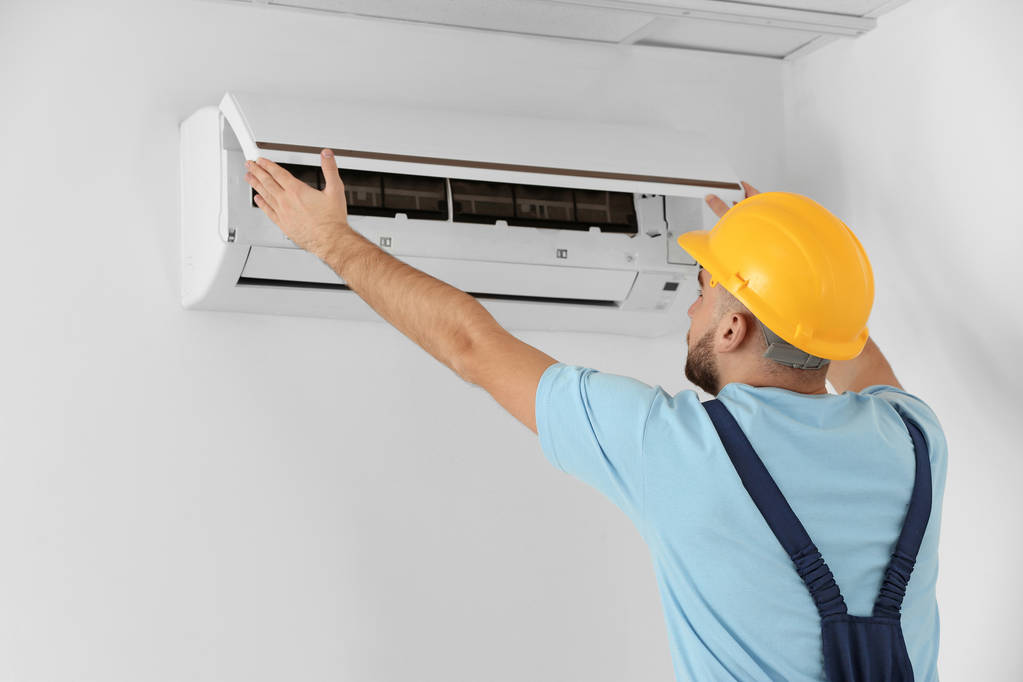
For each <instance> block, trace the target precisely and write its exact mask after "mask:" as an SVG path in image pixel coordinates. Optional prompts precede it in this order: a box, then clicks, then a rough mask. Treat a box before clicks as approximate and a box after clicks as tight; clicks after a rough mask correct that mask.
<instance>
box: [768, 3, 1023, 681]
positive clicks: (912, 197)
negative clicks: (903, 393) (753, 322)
mask: <svg viewBox="0 0 1023 682" xmlns="http://www.w3.org/2000/svg"><path fill="white" fill-rule="evenodd" d="M1021 30H1023V3H1020V2H1018V1H1017V0H912V1H911V2H909V3H908V4H906V5H904V6H903V7H900V8H898V9H896V10H895V11H893V12H892V13H891V14H888V15H884V16H882V17H881V19H880V21H879V26H878V28H877V29H876V30H874V31H873V32H871V33H869V34H867V35H865V36H863V37H862V38H860V39H858V40H856V41H851V42H842V43H837V44H833V45H830V46H828V47H827V48H826V49H823V50H821V51H820V52H816V53H812V54H810V55H807V56H806V58H804V59H800V60H797V61H795V62H794V63H793V65H792V67H791V68H790V69H788V70H787V71H786V77H785V126H786V135H785V139H786V150H787V153H786V159H787V173H786V177H787V178H788V188H789V189H791V190H792V191H796V192H800V193H803V194H807V195H809V196H812V197H814V198H816V199H817V200H818V201H820V202H821V203H823V204H825V205H826V206H828V207H829V208H831V209H832V210H833V211H835V212H836V214H838V215H839V216H840V217H842V218H843V219H844V220H845V221H846V222H847V223H848V224H849V225H850V226H851V227H852V228H853V230H854V231H855V232H856V234H857V236H858V237H859V238H860V240H861V241H862V242H863V244H864V247H865V248H866V250H867V253H868V254H869V256H870V259H871V261H872V263H873V266H874V276H875V280H876V284H877V296H876V301H875V305H874V313H873V315H872V318H871V319H872V327H871V332H872V334H873V336H874V338H875V339H876V340H877V342H878V345H880V346H881V348H882V350H883V351H884V352H885V354H886V355H887V357H888V358H889V360H890V361H891V364H892V366H893V368H894V369H895V373H896V375H897V376H898V377H899V379H900V381H901V382H902V384H903V385H904V386H905V387H906V389H907V390H909V391H911V392H913V393H916V394H917V395H919V396H920V397H922V398H923V399H924V400H926V401H928V402H929V403H930V404H931V406H932V407H933V408H934V410H935V411H936V412H937V414H938V417H939V419H940V420H941V422H942V425H943V426H944V428H945V431H946V435H947V437H948V443H949V466H948V481H947V485H946V494H945V503H944V518H943V523H942V533H941V549H940V555H939V562H940V568H939V573H938V607H939V610H940V613H941V619H942V622H941V631H942V641H941V649H940V654H939V659H938V660H939V670H940V671H941V674H942V676H943V677H944V678H945V679H949V680H1019V679H1023V652H1021V650H1020V647H1019V643H1020V642H1021V641H1023V621H1021V620H1020V618H1019V613H1020V611H1021V608H1023V590H1021V589H1020V584H1019V579H1018V574H1019V568H1020V565H1021V563H1023V549H1021V543H1020V538H1021V537H1023V524H1021V519H1023V496H1021V495H1020V493H1019V485H1020V481H1021V480H1023V459H1021V457H1020V455H1021V447H1020V438H1021V436H1023V433H1021V429H1020V415H1021V413H1023V401H1021V400H1020V398H1019V394H1018V391H1019V386H1020V383H1021V380H1023V371H1021V369H1020V348H1021V347H1023V314H1021V312H1023V303H1021V301H1020V293H1021V291H1023V287H1021V285H1020V274H1019V273H1020V256H1021V254H1023V236H1021V235H1023V212H1021V209H1020V193H1021V192H1023V170H1021V165H1020V164H1021V160H1023V127H1021V121H1023V86H1021V83H1023V53H1021V51H1020V47H1019V35H1020V31H1021Z"/></svg>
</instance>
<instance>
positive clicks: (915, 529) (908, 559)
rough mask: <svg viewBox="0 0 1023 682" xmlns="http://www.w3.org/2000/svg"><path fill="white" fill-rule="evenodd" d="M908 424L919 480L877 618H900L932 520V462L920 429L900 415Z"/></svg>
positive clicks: (879, 600) (877, 607)
mask: <svg viewBox="0 0 1023 682" xmlns="http://www.w3.org/2000/svg"><path fill="white" fill-rule="evenodd" d="M899 416H900V417H902V421H903V422H905V424H906V430H908V431H909V437H910V439H912V441H913V453H914V455H915V457H916V474H915V476H916V478H915V479H914V481H913V494H912V496H911V497H910V500H909V510H908V511H907V512H906V519H905V520H904V521H903V522H902V532H901V533H900V534H899V540H898V542H896V543H895V551H894V552H893V553H892V558H891V561H890V562H889V563H888V568H887V570H885V574H884V582H882V583H881V591H880V593H879V594H878V595H877V601H876V602H874V615H875V616H885V617H889V618H899V617H900V615H901V609H902V599H903V597H905V596H906V585H907V583H908V582H909V575H910V573H912V572H913V567H914V566H916V555H917V553H918V552H919V551H920V543H921V542H923V539H924V531H926V530H927V521H928V519H930V517H931V459H930V453H929V451H928V449H927V441H926V439H925V438H924V434H923V432H922V431H921V430H920V427H919V426H917V425H916V424H915V423H914V422H913V421H911V420H909V419H907V418H906V417H904V416H903V415H902V413H901V412H900V413H899Z"/></svg>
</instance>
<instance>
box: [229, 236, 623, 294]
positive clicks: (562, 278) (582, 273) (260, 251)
mask: <svg viewBox="0 0 1023 682" xmlns="http://www.w3.org/2000/svg"><path fill="white" fill-rule="evenodd" d="M400 260H402V261H403V262H405V263H408V264H409V265H411V266H412V267H414V268H416V269H417V270H421V271H423V272H425V273H426V274H428V275H431V276H432V277H436V278H437V279H439V280H441V281H442V282H446V283H448V284H450V285H451V286H453V287H455V288H457V289H461V290H462V291H465V292H469V293H472V294H491V295H497V296H512V297H523V298H536V299H540V298H544V299H572V300H578V301H599V302H616V301H624V300H626V299H627V298H628V297H629V291H630V290H631V289H632V285H633V283H634V282H635V281H636V276H637V272H636V271H635V270H625V269H622V270H616V269H605V268H586V267H568V266H553V265H537V264H532V263H507V262H499V261H482V260H460V259H452V258H424V257H419V256H405V257H401V258H400ZM241 276H242V280H243V281H251V280H260V281H263V282H266V283H270V282H274V281H276V282H281V283H282V284H292V285H293V284H300V283H309V284H344V283H345V282H344V280H343V279H341V278H340V277H339V276H338V275H336V274H335V273H334V271H333V270H331V269H330V268H329V267H327V265H326V264H325V263H323V261H321V260H320V259H318V258H316V257H315V256H313V255H312V254H310V253H307V252H305V251H300V250H297V249H278V248H270V247H258V246H254V247H252V248H251V249H250V250H249V257H248V260H247V261H246V262H245V267H244V268H243V269H242V274H241Z"/></svg>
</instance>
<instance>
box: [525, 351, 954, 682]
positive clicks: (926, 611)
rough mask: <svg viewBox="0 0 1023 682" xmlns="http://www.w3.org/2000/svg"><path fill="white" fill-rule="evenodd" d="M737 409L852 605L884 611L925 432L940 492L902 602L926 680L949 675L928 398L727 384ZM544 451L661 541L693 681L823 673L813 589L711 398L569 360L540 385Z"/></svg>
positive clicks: (941, 461) (679, 662)
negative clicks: (909, 425)
mask: <svg viewBox="0 0 1023 682" xmlns="http://www.w3.org/2000/svg"><path fill="white" fill-rule="evenodd" d="M717 397H718V399H719V400H721V402H722V403H724V404H725V406H726V407H727V408H728V409H729V411H730V412H731V413H732V414H733V415H734V417H735V419H736V421H737V422H738V423H739V426H740V427H741V428H742V429H743V431H744V432H745V433H746V434H747V436H748V437H749V439H750V441H751V443H752V445H753V447H754V448H755V449H756V451H757V453H758V454H759V455H760V458H761V459H762V460H763V462H764V464H765V466H766V467H767V469H768V471H769V472H770V474H771V475H772V476H773V477H774V479H775V481H776V482H777V484H778V486H779V488H780V489H781V491H782V493H783V494H784V495H785V497H786V498H787V499H788V501H789V504H790V505H791V507H792V509H793V511H794V512H795V513H796V515H797V516H798V517H799V519H800V520H801V521H802V523H803V525H804V526H805V527H806V530H807V532H808V533H809V535H810V537H811V539H812V540H813V541H814V542H815V543H816V544H817V546H818V548H819V549H820V551H821V553H822V555H823V557H824V560H825V561H826V562H827V564H828V566H829V567H830V568H831V569H832V572H833V573H834V575H835V579H836V581H837V583H838V585H839V587H840V588H841V590H842V594H843V595H844V596H845V600H846V603H847V605H848V607H849V613H850V614H852V615H860V616H867V615H870V613H871V610H872V608H873V603H874V599H875V598H876V597H877V593H878V590H879V588H880V585H881V579H882V576H883V573H884V568H885V566H886V565H887V563H888V561H889V559H890V557H891V552H892V549H893V546H894V543H895V540H896V538H897V537H898V534H899V531H900V529H901V527H902V522H903V519H904V517H905V512H906V507H907V504H908V502H909V497H910V491H911V489H912V485H913V477H914V456H913V448H912V444H911V441H910V437H909V434H908V432H907V431H906V427H905V425H904V424H903V422H902V420H901V419H900V418H899V416H898V415H897V414H896V412H895V411H894V409H893V405H898V409H901V410H902V411H903V413H904V414H905V415H906V416H907V417H908V418H909V419H911V420H913V421H915V422H916V423H917V424H919V426H920V427H921V428H922V429H923V431H924V434H925V436H926V438H927V441H928V446H929V449H930V459H931V468H932V487H933V504H932V512H931V518H930V521H929V523H928V527H927V532H926V533H925V535H924V540H923V543H922V545H921V548H920V552H919V556H918V559H917V564H916V568H915V570H914V572H913V574H912V577H911V578H910V581H909V587H908V589H907V592H906V597H905V600H904V604H903V611H902V613H903V616H902V623H903V632H904V634H905V638H906V644H907V648H908V652H909V655H910V659H911V661H912V663H913V667H914V671H915V674H916V679H917V680H932V679H936V678H937V673H936V660H937V646H938V611H937V603H936V600H935V594H934V586H935V580H936V577H937V541H938V532H939V529H940V518H941V517H940V514H941V499H942V495H943V491H944V480H945V469H946V460H947V452H946V446H945V441H944V437H943V434H942V433H941V428H940V425H939V424H938V422H937V419H936V418H935V416H934V414H933V413H932V412H931V411H930V409H929V408H928V407H927V406H926V405H924V404H923V403H922V402H921V401H920V400H919V399H917V398H915V397H913V396H911V395H909V394H907V393H905V392H903V391H899V390H898V389H895V388H892V387H889V386H873V387H870V388H867V389H865V390H864V391H862V392H860V393H852V392H846V393H843V394H842V395H807V394H801V393H795V392H792V391H788V390H785V389H780V388H754V387H751V386H748V385H746V384H740V383H731V384H728V385H726V386H725V387H724V388H723V389H722V390H721V391H720V393H719V395H718V396H717ZM536 410H537V427H538V430H539V435H540V442H541V445H542V447H543V449H544V452H545V453H546V454H547V455H548V457H550V458H551V459H552V461H553V462H554V463H555V464H556V465H558V466H559V467H561V468H562V469H563V470H565V471H567V472H568V473H571V474H573V475H575V476H577V477H579V478H581V479H583V480H585V481H587V482H588V483H590V484H591V485H594V487H596V488H598V489H599V490H601V491H602V492H604V493H605V494H606V495H608V497H610V498H611V499H612V500H613V501H614V502H615V503H616V504H618V506H619V507H621V508H622V509H623V510H624V511H625V512H626V513H627V514H628V515H629V516H630V517H631V518H633V520H634V522H635V523H636V525H637V527H638V528H639V530H640V532H641V533H642V534H643V536H644V538H645V539H646V541H647V544H648V546H649V548H650V551H651V555H652V558H653V561H654V567H655V571H656V574H657V580H658V587H659V590H660V594H661V600H662V607H663V609H664V614H665V620H666V623H667V626H668V631H669V638H670V641H671V646H672V657H673V661H674V665H675V670H676V676H677V678H678V679H680V680H686V679H694V680H716V679H730V678H732V677H734V678H737V679H742V680H746V679H749V680H771V679H785V680H812V679H821V678H822V675H823V673H822V659H821V636H820V620H819V618H818V615H817V611H816V609H815V607H814V605H813V602H812V600H811V598H810V595H809V592H808V591H807V589H806V586H805V585H804V584H803V582H802V581H801V580H800V578H799V576H798V574H797V573H796V571H795V568H794V567H793V565H792V562H791V560H790V559H789V557H788V556H787V554H786V553H785V551H784V550H783V549H782V547H781V545H780V544H779V543H778V541H777V539H776V538H775V537H774V535H773V534H772V533H771V531H770V529H769V528H768V526H767V524H766V522H765V521H764V519H763V517H762V516H761V515H760V513H759V511H758V510H757V509H756V507H755V505H754V504H753V501H752V500H751V499H750V497H749V495H748V494H747V492H746V491H745V489H744V488H743V487H742V484H741V482H740V481H739V478H738V475H737V474H736V472H735V469H734V467H733V466H732V464H731V462H730V461H729V459H728V457H727V455H726V454H725V451H724V448H723V446H722V445H721V442H720V440H719V438H718V435H717V433H716V431H715V430H714V428H713V426H712V424H711V422H710V419H709V417H708V416H707V414H706V412H705V410H704V409H703V408H702V406H701V405H700V404H699V400H698V398H697V395H696V394H695V393H694V392H692V391H683V392H681V393H679V394H678V395H676V396H674V397H672V396H669V395H668V394H667V393H665V392H664V391H663V389H660V388H659V387H658V388H652V387H649V386H647V385H645V384H643V383H641V382H638V381H636V380H634V379H629V378H627V377H619V376H615V375H606V374H601V373H599V372H595V371H594V370H591V369H587V368H582V367H574V366H568V365H564V364H562V363H558V364H557V365H554V366H552V367H551V368H549V369H548V370H547V372H545V373H544V375H543V377H542V378H541V381H540V386H539V387H538V390H537V408H536Z"/></svg>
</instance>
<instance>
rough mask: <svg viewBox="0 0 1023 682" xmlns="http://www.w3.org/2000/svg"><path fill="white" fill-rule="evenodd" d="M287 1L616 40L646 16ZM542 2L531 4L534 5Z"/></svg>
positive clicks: (449, 1) (423, 2)
mask: <svg viewBox="0 0 1023 682" xmlns="http://www.w3.org/2000/svg"><path fill="white" fill-rule="evenodd" d="M270 4H271V5H276V6H282V7H283V6H293V7H301V8H306V9H318V10H325V11H329V12H334V13H341V14H354V15H358V16H363V17H371V18H380V19H400V20H404V21H412V22H417V23H424V24H440V25H443V26H451V27H460V28H475V29H484V30H491V31H500V32H503V33H525V34H529V35H537V36H553V37H561V38H576V39H583V40H595V41H599V42H617V41H619V40H620V39H621V38H622V37H624V36H626V35H628V34H629V33H631V32H633V31H635V30H636V29H638V28H640V27H641V26H642V25H643V24H645V23H647V22H648V21H649V20H650V19H649V17H646V16H644V15H640V14H636V13H632V12H622V11H620V10H611V9H601V8H593V7H588V6H583V5H571V4H547V3H537V2H527V3H524V2H522V0H412V1H410V0H283V1H281V2H270ZM541 4H542V5H544V6H542V7H537V5H541Z"/></svg>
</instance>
